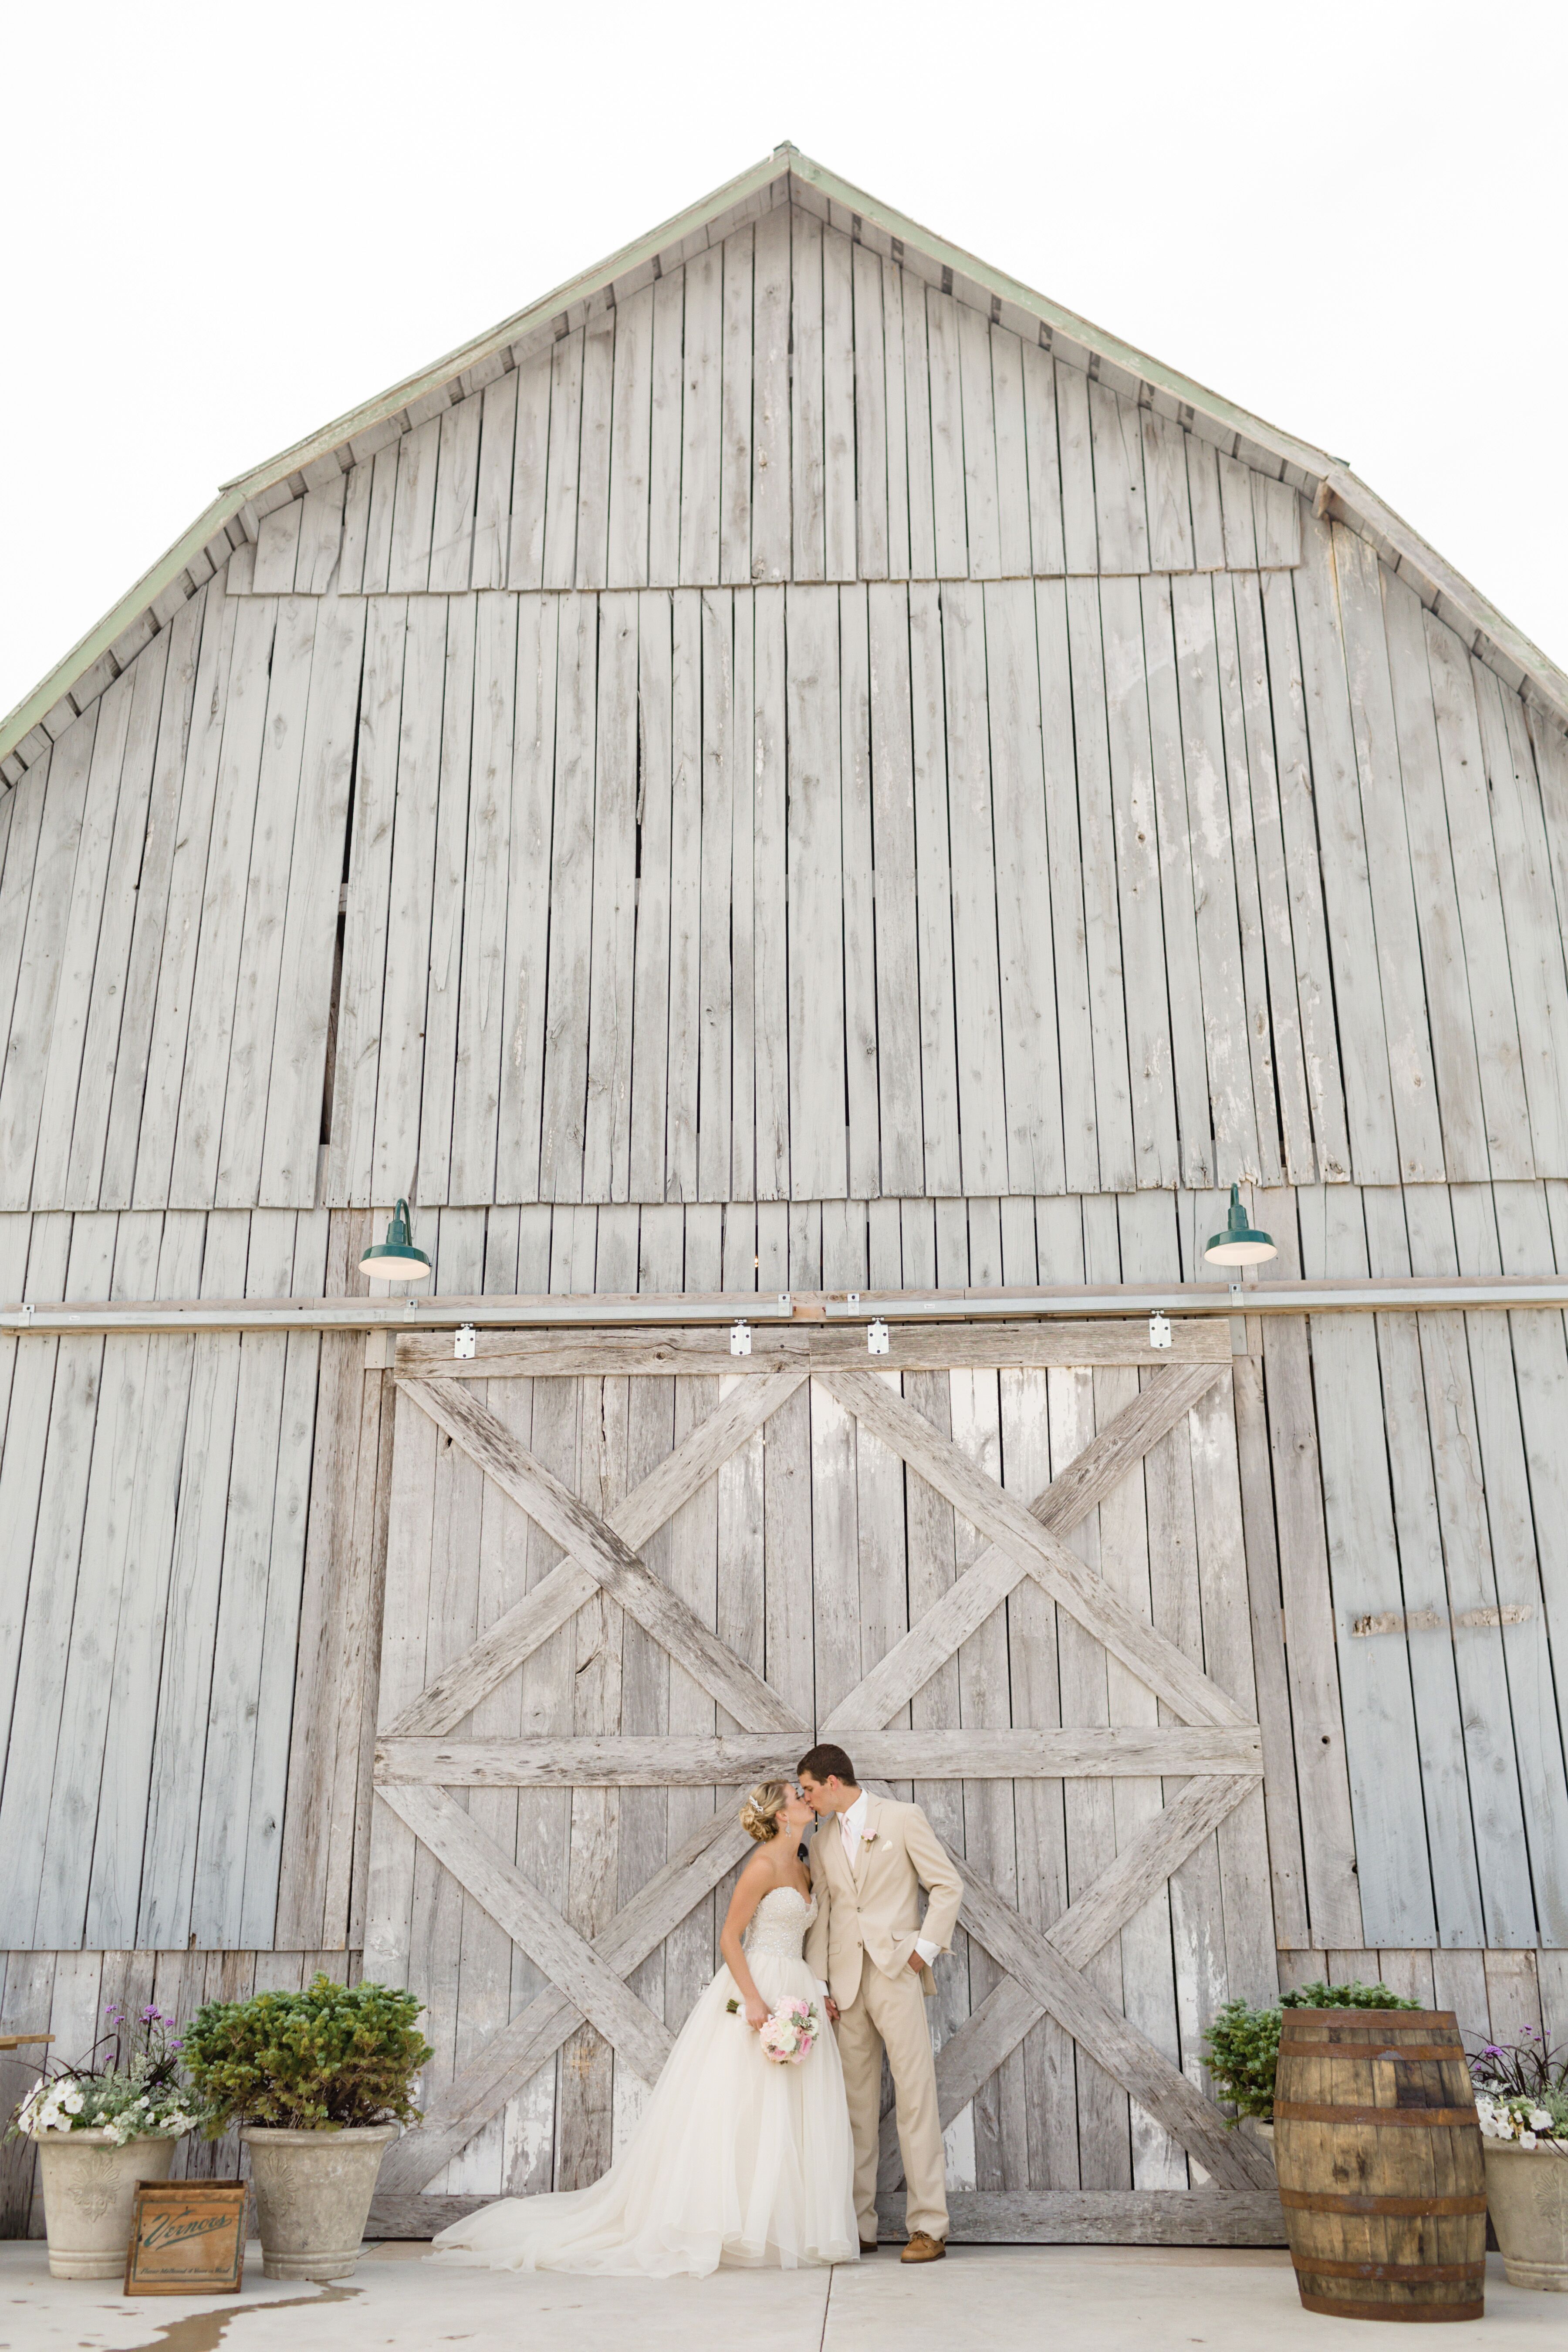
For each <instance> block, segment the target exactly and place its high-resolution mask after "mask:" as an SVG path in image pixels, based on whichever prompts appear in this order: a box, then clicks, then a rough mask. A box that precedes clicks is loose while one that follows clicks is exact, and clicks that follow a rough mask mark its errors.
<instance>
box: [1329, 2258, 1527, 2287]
mask: <svg viewBox="0 0 1568 2352" xmlns="http://www.w3.org/2000/svg"><path fill="white" fill-rule="evenodd" d="M1296 2268H1297V2269H1298V2270H1299V2271H1300V2273H1302V2275H1303V2276H1304V2277H1306V2278H1353V2279H1370V2280H1372V2281H1373V2282H1374V2283H1375V2282H1378V2281H1382V2280H1388V2281H1390V2282H1393V2283H1397V2284H1405V2283H1409V2284H1416V2283H1417V2282H1433V2283H1436V2284H1443V2285H1448V2286H1453V2285H1458V2284H1461V2283H1462V2282H1463V2281H1465V2280H1466V2279H1468V2280H1471V2281H1473V2282H1474V2284H1476V2285H1477V2286H1479V2285H1480V2284H1482V2283H1483V2282H1484V2280H1485V2278H1486V2274H1487V2264H1486V2257H1485V2255H1484V2254H1483V2255H1482V2257H1481V2259H1480V2261H1479V2262H1476V2263H1333V2262H1329V2261H1327V2260H1325V2259H1324V2258H1322V2257H1321V2256H1320V2255H1318V2254H1300V2255H1299V2256H1298V2257H1297V2258H1296Z"/></svg>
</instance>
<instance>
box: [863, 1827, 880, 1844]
mask: <svg viewBox="0 0 1568 2352" xmlns="http://www.w3.org/2000/svg"><path fill="white" fill-rule="evenodd" d="M860 1843H861V1844H862V1845H875V1844H876V1843H877V1832H876V1831H875V1830H862V1831H861V1832H860Z"/></svg>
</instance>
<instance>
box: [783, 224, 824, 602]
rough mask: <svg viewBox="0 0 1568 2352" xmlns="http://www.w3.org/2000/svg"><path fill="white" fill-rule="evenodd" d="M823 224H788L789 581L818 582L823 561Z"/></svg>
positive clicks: (822, 570)
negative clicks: (791, 541)
mask: <svg viewBox="0 0 1568 2352" xmlns="http://www.w3.org/2000/svg"><path fill="white" fill-rule="evenodd" d="M822 240H823V228H822V223H821V222H820V221H819V220H817V219H816V217H815V216H814V215H812V214H810V213H806V212H801V211H795V212H794V213H793V214H792V215H791V223H790V320H791V342H790V349H791V352H792V354H793V365H792V368H791V373H790V460H791V510H792V516H793V522H794V546H795V562H794V568H793V570H792V572H791V573H790V577H791V578H792V579H794V580H796V581H802V580H821V579H823V578H824V577H825V576H826V575H825V569H824V567H825V564H826V516H825V510H824V503H823V501H824V488H825V486H824V464H825V458H824V447H823V407H822V404H823V353H822Z"/></svg>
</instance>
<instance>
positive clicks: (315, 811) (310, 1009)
mask: <svg viewBox="0 0 1568 2352" xmlns="http://www.w3.org/2000/svg"><path fill="white" fill-rule="evenodd" d="M365 617H366V608H365V605H364V604H363V603H361V602H359V601H358V600H357V599H348V600H345V601H344V602H342V603H338V602H336V601H332V602H330V603H328V602H324V603H323V604H321V606H320V607H319V609H318V612H317V615H316V643H315V650H314V653H313V655H312V656H311V662H310V703H309V705H308V707H307V709H306V712H305V741H304V749H303V752H302V754H301V759H300V800H299V809H298V814H297V815H296V818H295V826H294V855H293V858H292V860H291V863H290V865H289V901H288V905H287V907H286V908H285V910H284V915H283V951H282V961H281V964H280V967H279V988H278V1017H277V1020H276V1022H275V1024H274V1025H273V1032H272V1067H271V1072H270V1075H269V1076H268V1085H267V1127H266V1131H265V1134H264V1136H263V1139H262V1146H261V1177H260V1184H259V1188H258V1197H259V1199H260V1200H261V1201H262V1202H264V1203H267V1204H268V1205H269V1206H273V1207H278V1208H283V1207H292V1208H298V1209H303V1208H309V1207H310V1204H311V1202H313V1201H314V1200H315V1197H316V1167H317V1158H318V1154H319V1150H320V1147H321V1144H322V1143H324V1142H328V1141H330V1139H331V1137H330V1129H329V1128H328V1126H327V1122H326V1116H325V1114H326V1110H327V1106H326V1105H325V1104H324V1102H323V1099H322V1090H323V1086H324V1081H325V1070H326V1058H327V1034H328V1027H329V1024H330V1022H331V1018H332V1016H333V1013H334V1011H335V1007H334V1006H333V1003H332V995H333V982H334V979H335V978H336V977H337V971H336V961H335V960H336V952H337V941H338V907H339V898H340V893H341V890H342V881H343V877H344V872H345V869H346V867H347V866H348V862H349V861H348V844H347V840H346V834H347V828H348V812H349V793H350V784H351V779H352V777H353V756H354V737H355V732H356V725H357V720H358V715H359V700H360V686H361V677H362V673H363V664H364V641H365Z"/></svg>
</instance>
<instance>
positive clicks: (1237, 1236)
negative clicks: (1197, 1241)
mask: <svg viewBox="0 0 1568 2352" xmlns="http://www.w3.org/2000/svg"><path fill="white" fill-rule="evenodd" d="M1204 1255H1205V1257H1206V1258H1207V1260H1208V1262H1209V1264H1210V1265H1262V1263H1263V1261H1264V1259H1265V1258H1267V1257H1278V1256H1279V1248H1278V1246H1277V1244H1276V1243H1275V1240H1274V1236H1273V1234H1264V1233H1259V1232H1258V1228H1257V1226H1256V1225H1249V1224H1248V1223H1247V1211H1246V1210H1245V1209H1244V1208H1243V1207H1242V1205H1241V1187H1240V1185H1239V1184H1233V1185H1232V1186H1231V1188H1230V1214H1229V1216H1228V1217H1227V1218H1226V1221H1225V1231H1224V1232H1223V1233H1220V1234H1210V1235H1209V1237H1208V1239H1207V1241H1206V1242H1205V1244H1204Z"/></svg>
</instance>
